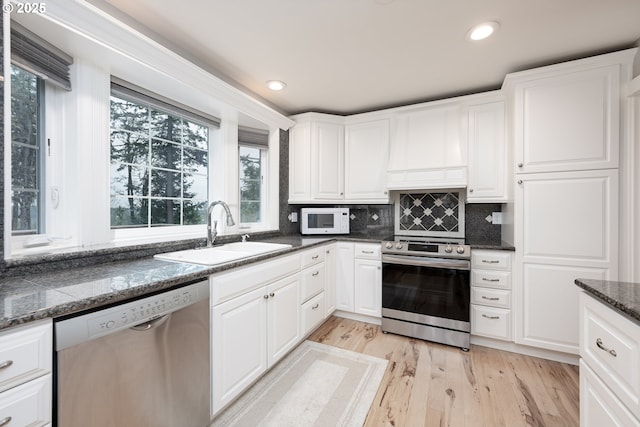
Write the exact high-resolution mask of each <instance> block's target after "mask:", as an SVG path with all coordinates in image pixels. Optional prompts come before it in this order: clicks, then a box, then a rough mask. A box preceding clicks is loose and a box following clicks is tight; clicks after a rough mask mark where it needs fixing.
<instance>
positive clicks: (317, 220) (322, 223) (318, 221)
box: [308, 214, 335, 228]
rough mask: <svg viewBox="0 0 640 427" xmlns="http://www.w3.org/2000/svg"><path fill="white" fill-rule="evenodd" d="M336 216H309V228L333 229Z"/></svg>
mask: <svg viewBox="0 0 640 427" xmlns="http://www.w3.org/2000/svg"><path fill="white" fill-rule="evenodd" d="M334 225H335V216H334V215H333V214H309V222H308V226H309V228H333V227H334Z"/></svg>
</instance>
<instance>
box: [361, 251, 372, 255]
mask: <svg viewBox="0 0 640 427" xmlns="http://www.w3.org/2000/svg"><path fill="white" fill-rule="evenodd" d="M361 252H362V253H363V254H372V253H373V251H361Z"/></svg>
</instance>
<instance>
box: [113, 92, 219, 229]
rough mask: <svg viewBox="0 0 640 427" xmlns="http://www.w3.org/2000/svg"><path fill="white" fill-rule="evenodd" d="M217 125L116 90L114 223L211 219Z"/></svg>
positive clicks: (129, 225) (172, 223) (155, 223)
mask: <svg viewBox="0 0 640 427" xmlns="http://www.w3.org/2000/svg"><path fill="white" fill-rule="evenodd" d="M210 132H211V126H210V125H208V124H207V123H201V122H198V121H196V120H192V119H191V118H189V117H184V116H182V115H179V114H176V113H175V112H172V111H166V110H163V109H162V108H158V107H157V106H156V105H153V104H152V103H147V102H144V101H141V100H139V99H130V98H128V97H126V96H122V95H121V94H119V93H113V92H112V96H111V137H110V141H111V228H112V229H115V228H140V227H157V226H176V225H178V226H179V225H193V224H206V222H207V219H206V210H207V201H208V182H209V174H208V163H209V136H210Z"/></svg>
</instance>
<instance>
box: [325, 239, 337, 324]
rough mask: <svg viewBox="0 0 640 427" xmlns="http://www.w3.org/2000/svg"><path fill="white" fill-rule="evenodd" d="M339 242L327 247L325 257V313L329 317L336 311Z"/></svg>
mask: <svg viewBox="0 0 640 427" xmlns="http://www.w3.org/2000/svg"><path fill="white" fill-rule="evenodd" d="M336 248H337V244H336V243H332V244H330V245H328V246H326V248H325V258H324V271H325V278H324V309H325V310H324V314H325V318H326V317H329V316H330V315H331V314H332V313H333V312H334V311H336V281H337V264H336V263H337V261H338V260H337V256H336V253H337V249H336Z"/></svg>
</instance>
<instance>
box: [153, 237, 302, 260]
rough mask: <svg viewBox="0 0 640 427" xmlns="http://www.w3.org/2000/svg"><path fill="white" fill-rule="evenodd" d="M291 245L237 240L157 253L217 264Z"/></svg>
mask: <svg viewBox="0 0 640 427" xmlns="http://www.w3.org/2000/svg"><path fill="white" fill-rule="evenodd" d="M290 247H291V245H287V244H282V243H265V242H236V243H228V244H226V245H220V246H214V247H211V248H202V249H187V250H184V251H176V252H167V253H164V254H157V255H155V256H154V258H156V259H161V260H164V261H174V262H187V263H191V264H202V265H217V264H224V263H225V262H231V261H238V260H241V259H244V258H250V257H253V256H257V255H262V254H266V253H269V252H274V251H278V250H281V249H287V248H290Z"/></svg>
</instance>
